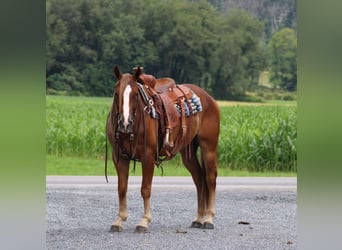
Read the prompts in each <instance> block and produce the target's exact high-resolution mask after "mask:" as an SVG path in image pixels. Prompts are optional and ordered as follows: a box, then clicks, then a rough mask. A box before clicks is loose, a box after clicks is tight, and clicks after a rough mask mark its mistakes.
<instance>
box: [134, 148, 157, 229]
mask: <svg viewBox="0 0 342 250" xmlns="http://www.w3.org/2000/svg"><path fill="white" fill-rule="evenodd" d="M149 151H150V150H147V152H146V154H145V157H146V158H145V160H142V175H143V177H142V183H141V196H142V198H143V200H144V216H143V218H142V220H141V221H140V223H139V224H138V225H137V226H136V228H135V232H137V233H141V232H147V230H148V225H149V223H150V222H151V221H152V215H151V204H150V198H151V188H152V179H153V172H154V152H153V151H151V152H149Z"/></svg>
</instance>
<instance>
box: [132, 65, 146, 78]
mask: <svg viewBox="0 0 342 250" xmlns="http://www.w3.org/2000/svg"><path fill="white" fill-rule="evenodd" d="M133 72H134V77H135V79H136V80H137V81H138V80H139V77H140V75H141V74H143V73H144V68H143V67H135V68H133Z"/></svg>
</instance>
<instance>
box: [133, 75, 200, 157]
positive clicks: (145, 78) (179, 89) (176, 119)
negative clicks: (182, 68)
mask: <svg viewBox="0 0 342 250" xmlns="http://www.w3.org/2000/svg"><path fill="white" fill-rule="evenodd" d="M138 81H139V82H140V83H142V84H143V85H146V86H148V89H150V91H151V92H152V98H153V99H154V105H155V108H156V110H157V112H158V113H159V120H160V127H161V134H162V135H163V137H164V140H163V146H164V149H165V152H166V154H167V155H168V157H169V158H172V157H173V156H174V155H175V154H176V153H177V152H178V151H179V150H180V149H181V148H182V147H183V146H185V138H186V134H187V125H186V117H189V119H191V115H194V114H196V113H197V112H200V111H202V106H201V102H200V99H199V97H198V96H197V95H195V94H194V93H193V91H192V90H191V89H190V88H188V87H186V86H182V85H179V84H176V83H175V81H174V80H173V79H172V78H159V79H156V78H155V77H154V76H152V75H147V74H144V73H142V74H140V76H139V79H138ZM190 122H191V121H190ZM177 125H180V130H179V133H178V136H177V137H176V142H174V141H173V135H172V131H173V129H174V128H175V127H176V126H177Z"/></svg>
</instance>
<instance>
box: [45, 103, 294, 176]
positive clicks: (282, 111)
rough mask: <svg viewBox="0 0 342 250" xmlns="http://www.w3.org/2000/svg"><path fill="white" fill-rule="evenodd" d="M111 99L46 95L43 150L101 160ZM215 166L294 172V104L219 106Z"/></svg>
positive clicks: (59, 154)
mask: <svg viewBox="0 0 342 250" xmlns="http://www.w3.org/2000/svg"><path fill="white" fill-rule="evenodd" d="M111 102H112V98H89V97H88V98H87V97H61V96H47V97H46V151H47V154H50V155H56V156H77V157H85V158H103V157H104V153H105V138H106V137H105V124H106V117H107V113H108V111H109V109H110V106H111ZM220 112H221V129H220V140H219V154H218V159H219V167H220V168H231V169H247V170H250V171H290V172H296V171H297V154H296V137H297V129H296V121H297V118H296V117H297V116H296V115H297V114H296V113H297V108H296V107H295V106H241V107H239V106H234V107H221V108H220Z"/></svg>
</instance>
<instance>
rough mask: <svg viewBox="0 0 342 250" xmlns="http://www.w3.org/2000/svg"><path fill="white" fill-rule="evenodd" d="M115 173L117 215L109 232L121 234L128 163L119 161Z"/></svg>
mask: <svg viewBox="0 0 342 250" xmlns="http://www.w3.org/2000/svg"><path fill="white" fill-rule="evenodd" d="M115 168H116V173H117V175H118V195H119V213H118V216H117V217H116V219H115V221H114V222H113V224H112V226H111V231H113V232H121V231H122V222H124V221H126V220H127V217H128V214H127V201H126V194H127V182H128V171H129V161H127V160H123V159H120V160H119V162H118V163H117V164H116V165H115Z"/></svg>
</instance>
